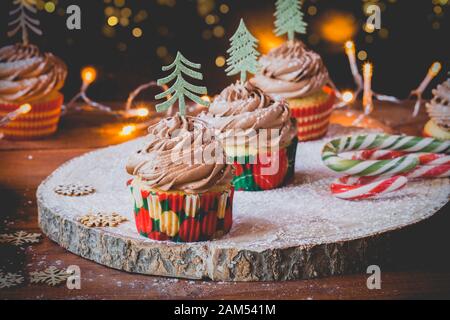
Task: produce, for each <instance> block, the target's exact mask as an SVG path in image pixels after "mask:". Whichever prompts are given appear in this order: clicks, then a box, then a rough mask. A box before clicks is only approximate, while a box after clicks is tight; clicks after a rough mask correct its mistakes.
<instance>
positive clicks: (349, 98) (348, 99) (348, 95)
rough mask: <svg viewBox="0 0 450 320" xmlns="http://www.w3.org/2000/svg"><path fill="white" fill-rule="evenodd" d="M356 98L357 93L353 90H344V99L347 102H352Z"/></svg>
mask: <svg viewBox="0 0 450 320" xmlns="http://www.w3.org/2000/svg"><path fill="white" fill-rule="evenodd" d="M354 98H355V95H354V94H353V92H351V91H344V92H342V101H344V102H345V103H350V102H352V101H353V99H354Z"/></svg>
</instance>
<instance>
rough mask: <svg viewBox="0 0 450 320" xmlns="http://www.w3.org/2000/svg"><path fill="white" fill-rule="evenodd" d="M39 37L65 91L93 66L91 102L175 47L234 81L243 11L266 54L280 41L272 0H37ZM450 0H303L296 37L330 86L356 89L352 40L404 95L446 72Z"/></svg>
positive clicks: (0, 5) (124, 89)
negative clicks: (64, 68)
mask: <svg viewBox="0 0 450 320" xmlns="http://www.w3.org/2000/svg"><path fill="white" fill-rule="evenodd" d="M12 2H13V1H12V0H11V1H9V0H2V1H1V2H0V16H1V21H2V23H1V26H0V34H1V38H0V39H1V41H0V45H1V46H3V45H6V44H12V43H14V42H17V41H20V36H19V35H17V36H16V37H15V38H13V39H10V38H7V36H6V32H7V21H9V20H10V17H9V16H8V12H9V11H10V10H11V9H12V8H13V5H12ZM36 2H37V6H38V13H37V18H38V19H39V20H40V21H41V24H42V30H43V32H44V35H43V36H41V37H39V36H35V35H32V36H31V42H32V43H35V44H37V45H39V46H40V48H41V49H42V50H46V51H51V52H53V53H55V54H56V55H58V56H59V57H61V58H62V59H63V60H65V61H66V63H67V64H68V66H69V77H68V80H67V82H66V86H65V88H64V90H63V91H64V93H65V94H66V97H67V98H70V97H71V96H72V95H74V94H75V93H76V92H77V91H78V89H79V87H80V70H81V68H82V67H84V66H86V65H92V66H94V67H96V68H97V70H98V71H99V77H98V79H97V81H96V82H95V83H94V84H93V86H92V88H90V91H89V94H90V96H91V97H92V98H94V99H96V100H125V99H126V97H127V96H128V93H129V92H130V91H131V90H133V89H134V88H135V87H136V86H138V85H139V84H141V83H144V82H147V81H149V80H152V79H157V78H158V77H159V76H161V73H162V72H161V66H162V65H164V64H168V63H169V62H170V61H171V59H173V57H174V54H175V53H176V51H177V50H180V51H181V52H183V54H184V55H185V56H186V57H187V58H189V59H190V60H191V61H194V62H199V63H201V64H202V71H203V73H204V76H205V78H206V85H207V87H208V90H209V93H210V94H215V93H218V92H219V91H220V90H221V89H222V88H223V87H225V86H226V85H227V84H229V83H230V82H231V81H234V79H230V78H227V77H226V75H225V73H224V67H223V63H224V58H226V50H227V48H228V45H229V43H228V39H229V37H230V36H231V35H232V34H233V32H234V31H235V30H236V28H237V25H238V22H239V19H240V18H241V17H243V18H244V19H245V21H246V23H247V26H248V27H249V29H250V31H251V32H252V33H253V34H254V35H255V36H256V37H257V38H258V39H259V40H260V47H259V50H260V51H261V52H263V53H264V52H267V51H268V50H269V49H270V48H272V47H274V46H277V45H278V44H280V43H282V41H284V39H283V38H277V37H276V36H274V35H273V32H272V29H273V20H274V18H273V12H274V2H275V0H36ZM372 3H375V4H378V5H379V6H380V8H381V9H382V14H381V22H382V29H381V30H375V31H374V32H367V31H365V30H364V23H365V21H366V19H367V16H366V15H365V13H364V8H365V6H367V5H368V4H372ZM71 4H77V5H79V6H80V7H81V12H82V29H81V30H79V31H77V30H74V31H70V30H68V29H67V28H66V19H67V17H68V15H66V13H65V11H66V8H67V6H69V5H71ZM449 7H450V5H449V0H415V1H411V0H379V1H375V0H372V1H363V0H347V1H342V0H305V1H303V11H304V13H305V20H306V21H307V23H308V24H309V25H308V32H307V34H306V35H300V36H298V37H299V38H300V39H302V40H303V41H305V42H306V43H307V44H308V46H309V47H311V48H312V49H313V50H315V51H317V52H319V53H320V54H321V55H322V57H323V59H324V61H325V63H326V65H327V66H328V68H329V71H330V73H331V75H332V77H333V79H334V80H335V82H336V84H337V85H338V87H339V88H341V89H347V88H348V89H351V88H352V87H353V81H352V76H351V73H350V70H349V67H348V62H347V58H346V56H345V54H344V50H343V44H344V42H345V41H346V40H348V39H353V40H354V41H355V44H356V47H357V54H358V62H359V64H360V65H361V63H362V62H363V61H370V62H373V64H374V79H373V87H374V90H375V91H378V92H383V93H386V94H394V95H396V96H399V97H406V96H407V94H408V93H409V91H410V90H411V89H413V88H415V87H416V86H417V85H418V84H419V82H420V81H421V80H422V79H423V77H424V76H425V74H426V72H427V70H428V68H429V67H430V65H431V64H432V62H433V61H440V62H442V64H443V70H442V71H441V73H440V74H439V76H438V77H437V78H436V79H435V80H434V81H433V82H432V84H431V85H430V88H429V89H428V91H427V96H429V95H430V90H431V87H434V86H436V84H437V83H439V82H442V81H443V80H444V79H445V78H446V77H447V72H448V71H449V59H448V57H449V51H450V50H449V49H450V45H449V31H450V29H449V19H448V15H449V14H450V13H449Z"/></svg>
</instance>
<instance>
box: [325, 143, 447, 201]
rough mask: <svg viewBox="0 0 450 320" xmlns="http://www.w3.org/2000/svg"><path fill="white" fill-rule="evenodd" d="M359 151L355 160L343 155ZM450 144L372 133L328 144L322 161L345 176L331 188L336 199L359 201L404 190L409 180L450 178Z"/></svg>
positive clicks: (355, 155)
mask: <svg viewBox="0 0 450 320" xmlns="http://www.w3.org/2000/svg"><path fill="white" fill-rule="evenodd" d="M350 151H356V152H355V153H354V154H353V157H352V158H351V159H348V158H344V157H342V156H340V155H339V154H340V153H344V152H350ZM449 153H450V141H441V140H437V139H433V138H422V137H412V136H394V135H383V134H369V135H357V136H348V137H342V138H338V139H334V140H332V141H330V142H328V143H327V144H325V146H324V148H323V150H322V161H323V162H324V164H325V165H326V166H327V167H328V168H330V169H331V170H333V171H335V172H339V173H344V174H345V176H344V177H341V178H339V179H337V180H336V181H334V182H333V183H332V185H331V192H332V193H333V195H334V196H336V197H338V198H341V199H347V200H359V199H366V198H370V197H374V196H379V195H383V194H386V193H389V192H392V191H395V190H399V189H400V188H403V187H404V186H405V185H406V183H407V182H408V180H409V179H416V178H436V177H449V176H450V156H449V155H448V154H449Z"/></svg>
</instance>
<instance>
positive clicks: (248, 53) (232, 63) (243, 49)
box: [225, 19, 259, 83]
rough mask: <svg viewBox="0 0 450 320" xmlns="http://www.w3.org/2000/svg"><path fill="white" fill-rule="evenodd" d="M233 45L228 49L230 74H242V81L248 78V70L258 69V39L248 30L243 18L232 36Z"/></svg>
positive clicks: (228, 73)
mask: <svg viewBox="0 0 450 320" xmlns="http://www.w3.org/2000/svg"><path fill="white" fill-rule="evenodd" d="M230 43H231V47H230V49H228V51H227V52H228V53H229V55H230V57H229V58H228V59H227V65H228V68H227V69H226V70H225V72H227V75H228V76H234V75H235V74H238V73H240V74H241V83H244V82H245V80H246V79H247V72H250V73H253V74H255V73H256V72H257V71H258V68H259V64H258V56H259V52H258V50H256V47H257V44H258V40H257V39H256V38H255V37H254V36H253V35H252V34H251V33H250V31H248V29H247V27H246V26H245V23H244V20H243V19H241V22H240V23H239V27H238V29H237V31H236V33H235V34H234V35H233V36H232V37H231V38H230Z"/></svg>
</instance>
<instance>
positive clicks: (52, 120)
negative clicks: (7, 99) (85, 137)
mask: <svg viewBox="0 0 450 320" xmlns="http://www.w3.org/2000/svg"><path fill="white" fill-rule="evenodd" d="M63 101H64V96H63V95H62V94H60V93H58V94H57V96H56V98H54V99H53V100H49V101H45V102H39V103H31V107H32V108H31V111H30V112H29V113H27V114H23V115H20V116H19V117H17V118H16V119H15V120H14V121H11V122H10V123H8V124H7V125H6V126H5V127H3V128H2V132H3V134H4V135H5V138H6V139H10V140H32V139H39V138H43V137H46V136H49V135H51V134H53V133H55V132H56V130H57V129H58V123H59V119H60V116H61V106H62V104H63ZM20 106H21V104H5V103H0V118H1V117H4V116H5V115H7V114H8V113H10V112H12V111H14V110H16V109H18V108H19V107H20Z"/></svg>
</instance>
